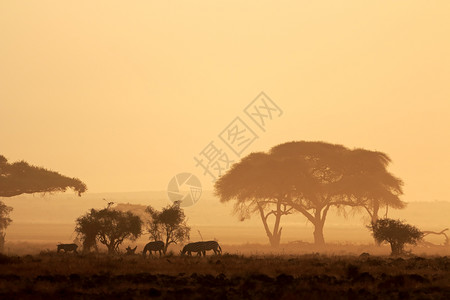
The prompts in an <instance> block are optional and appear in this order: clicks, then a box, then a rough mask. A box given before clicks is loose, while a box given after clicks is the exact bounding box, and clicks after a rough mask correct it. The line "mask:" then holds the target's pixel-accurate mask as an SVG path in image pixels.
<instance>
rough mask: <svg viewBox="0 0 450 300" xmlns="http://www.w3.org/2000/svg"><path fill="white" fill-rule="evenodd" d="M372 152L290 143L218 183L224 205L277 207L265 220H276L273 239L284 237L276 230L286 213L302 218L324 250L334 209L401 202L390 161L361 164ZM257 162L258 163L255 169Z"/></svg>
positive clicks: (244, 164)
mask: <svg viewBox="0 0 450 300" xmlns="http://www.w3.org/2000/svg"><path fill="white" fill-rule="evenodd" d="M366 151H367V150H363V149H358V150H350V149H348V148H346V147H344V146H342V145H334V144H329V143H324V142H305V141H301V142H289V143H284V144H281V145H278V146H275V147H273V148H272V149H271V150H270V151H269V152H268V153H252V154H250V155H249V156H247V157H246V158H244V159H242V160H241V162H239V163H236V164H234V165H233V166H232V168H231V169H230V170H229V171H228V172H227V173H226V174H225V175H224V176H222V177H221V178H219V180H218V181H216V184H215V191H216V194H217V195H218V196H219V197H220V199H221V201H222V202H225V201H230V200H232V199H234V200H236V203H235V210H236V209H239V208H240V207H241V208H246V209H248V208H251V207H256V206H258V203H263V204H265V205H266V207H267V206H268V205H272V207H273V205H276V209H272V210H271V209H269V210H268V211H266V215H265V216H263V215H262V214H261V217H262V219H263V223H264V222H265V221H264V218H265V217H266V216H267V215H268V214H273V215H274V216H275V223H274V229H273V232H272V233H271V235H272V236H276V235H278V236H277V237H276V238H277V239H279V235H281V228H277V227H276V226H277V224H278V223H279V219H280V218H281V216H282V215H283V212H289V213H290V212H292V210H291V209H293V210H295V211H297V212H300V213H301V214H303V215H304V216H305V217H306V218H307V219H308V220H309V221H310V222H311V223H312V224H313V226H314V233H313V234H314V241H315V243H316V244H319V245H320V244H324V243H325V239H324V236H323V229H324V225H325V220H326V217H327V214H328V212H329V210H330V208H331V207H337V208H339V209H342V208H343V207H356V206H362V205H366V206H368V207H370V208H372V209H373V210H374V208H373V207H371V206H370V203H369V200H370V201H372V200H377V201H386V202H388V201H389V199H390V198H389V197H391V198H392V199H394V198H395V199H398V193H397V192H400V193H401V189H400V190H399V189H397V186H396V185H395V184H398V183H399V182H398V181H396V182H395V184H394V183H393V181H391V180H389V178H391V177H392V178H393V176H392V175H391V174H390V173H389V172H388V171H387V170H386V165H387V164H386V160H385V159H380V157H387V156H385V155H384V154H382V153H379V152H373V153H375V154H376V155H366V156H364V158H365V159H367V160H369V161H368V162H365V163H361V153H363V154H365V153H366ZM369 152H370V151H367V153H369ZM255 161H257V162H258V163H249V162H255ZM374 170H376V171H377V172H375V171H374ZM392 178H391V179H392ZM361 183H364V184H365V186H364V187H361V186H360V184H361ZM400 183H401V181H400ZM396 197H397V198H396ZM381 198H382V200H380V199H381ZM263 208H264V207H263ZM258 209H259V208H258ZM247 211H249V210H247ZM250 211H251V210H250ZM260 212H261V210H260ZM264 226H265V227H266V232H267V226H266V224H265V225H264ZM277 230H278V231H277ZM268 236H269V239H270V238H271V237H270V235H269V233H268ZM271 243H272V241H271ZM272 244H273V243H272Z"/></svg>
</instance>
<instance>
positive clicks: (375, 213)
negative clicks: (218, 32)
mask: <svg viewBox="0 0 450 300" xmlns="http://www.w3.org/2000/svg"><path fill="white" fill-rule="evenodd" d="M379 210H380V202H378V200H374V201H373V213H372V224H375V223H376V222H377V221H378V211H379Z"/></svg>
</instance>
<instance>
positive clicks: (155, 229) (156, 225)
mask: <svg viewBox="0 0 450 300" xmlns="http://www.w3.org/2000/svg"><path fill="white" fill-rule="evenodd" d="M128 206H132V205H128ZM125 208H127V205H125ZM190 230H191V229H190V227H189V226H188V225H187V222H186V216H185V214H184V211H183V209H182V208H181V207H180V202H174V203H173V204H172V205H169V206H166V207H164V208H163V209H162V210H161V211H158V210H156V209H154V208H153V207H151V206H148V207H146V208H145V213H144V215H143V216H141V217H140V216H137V215H135V214H133V213H132V212H131V211H129V210H126V211H121V210H117V208H114V207H109V206H108V207H107V208H104V209H101V210H96V209H91V210H90V211H89V212H88V213H86V214H85V215H83V216H81V217H79V218H78V219H77V220H76V227H75V231H76V232H77V233H78V237H79V238H80V240H81V241H82V244H83V251H84V252H90V251H91V250H92V249H95V250H97V251H98V247H97V242H99V243H101V244H103V245H105V246H106V248H107V249H108V254H117V253H119V246H120V245H121V244H122V243H123V241H124V240H126V239H128V240H131V241H135V240H136V239H137V238H139V237H140V236H141V235H142V234H143V233H148V234H149V235H150V240H152V241H151V242H149V243H148V244H147V245H145V247H144V249H143V251H142V253H143V255H144V256H145V255H146V253H147V252H148V253H149V254H150V255H152V252H153V251H154V252H159V254H160V255H161V254H166V253H167V251H168V247H169V246H170V245H172V244H177V243H181V242H184V241H186V240H189V234H190ZM193 249H196V250H193ZM219 249H220V246H219V245H218V243H217V242H215V241H208V242H197V243H190V244H187V245H186V246H185V248H183V250H182V253H181V254H186V253H187V254H188V255H191V252H197V253H198V254H203V255H205V252H206V251H208V250H213V251H214V253H216V254H219V253H220V252H221V249H220V251H219ZM126 250H127V253H128V254H133V253H135V251H136V247H135V248H131V247H128V248H127V249H126Z"/></svg>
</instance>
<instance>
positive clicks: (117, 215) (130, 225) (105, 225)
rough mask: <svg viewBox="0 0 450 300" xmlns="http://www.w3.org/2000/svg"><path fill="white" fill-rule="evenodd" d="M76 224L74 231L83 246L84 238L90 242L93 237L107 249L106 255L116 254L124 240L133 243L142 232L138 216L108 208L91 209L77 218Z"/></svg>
mask: <svg viewBox="0 0 450 300" xmlns="http://www.w3.org/2000/svg"><path fill="white" fill-rule="evenodd" d="M76 224H77V225H76V227H75V231H76V232H77V233H78V234H79V235H80V236H81V239H82V240H83V244H86V242H85V241H86V238H87V239H88V241H90V242H91V241H92V236H95V237H96V239H97V240H98V241H99V242H100V243H102V244H104V245H105V246H106V247H107V248H108V254H114V253H117V251H118V247H119V246H120V244H122V242H123V241H124V240H125V239H130V240H132V241H134V240H136V239H137V238H138V237H139V236H140V235H141V232H142V221H141V219H140V218H139V217H138V216H136V215H134V214H132V213H131V212H122V211H117V210H113V209H109V208H104V209H101V210H96V209H91V211H90V212H88V213H87V214H86V215H84V216H81V217H79V218H78V219H77V220H76ZM94 233H95V235H94ZM88 244H89V243H88Z"/></svg>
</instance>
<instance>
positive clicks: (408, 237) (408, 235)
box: [368, 218, 424, 255]
mask: <svg viewBox="0 0 450 300" xmlns="http://www.w3.org/2000/svg"><path fill="white" fill-rule="evenodd" d="M368 228H369V229H370V230H371V231H372V234H373V237H374V238H375V240H376V241H377V243H378V244H380V243H382V242H388V243H389V244H390V245H391V250H392V251H391V255H401V254H403V253H404V246H405V244H413V245H416V244H417V242H418V241H420V240H421V239H422V238H423V235H424V233H423V232H421V231H420V230H419V229H418V228H417V227H415V226H412V225H409V224H405V223H404V222H402V221H400V220H393V219H388V218H385V219H379V220H377V221H376V222H375V223H372V224H371V225H369V226H368Z"/></svg>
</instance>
